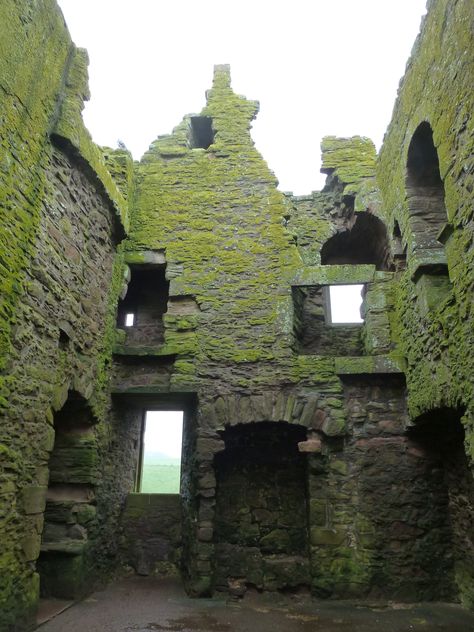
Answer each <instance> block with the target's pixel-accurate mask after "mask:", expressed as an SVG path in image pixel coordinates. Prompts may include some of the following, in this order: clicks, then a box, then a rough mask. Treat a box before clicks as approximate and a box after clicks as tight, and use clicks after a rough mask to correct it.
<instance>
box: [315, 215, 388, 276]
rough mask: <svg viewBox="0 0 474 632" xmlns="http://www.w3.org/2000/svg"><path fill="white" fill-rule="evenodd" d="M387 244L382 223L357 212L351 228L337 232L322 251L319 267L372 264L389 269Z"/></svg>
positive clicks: (376, 218)
mask: <svg viewBox="0 0 474 632" xmlns="http://www.w3.org/2000/svg"><path fill="white" fill-rule="evenodd" d="M389 260H390V245H389V241H388V237H387V229H386V227H385V224H384V223H383V222H382V220H380V219H379V218H378V217H376V216H375V215H372V214H371V213H368V212H360V213H357V214H356V216H355V221H354V222H353V224H352V226H351V227H350V228H347V229H346V230H343V231H341V232H338V233H336V235H334V236H333V237H331V238H330V239H328V240H327V241H326V243H325V244H324V245H323V247H322V248H321V264H322V265H334V264H351V265H362V264H373V265H375V266H376V268H377V270H387V269H389V268H390V264H389Z"/></svg>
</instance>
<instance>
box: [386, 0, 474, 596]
mask: <svg viewBox="0 0 474 632" xmlns="http://www.w3.org/2000/svg"><path fill="white" fill-rule="evenodd" d="M428 5H429V7H428V9H429V10H428V14H427V16H426V18H425V20H424V24H423V28H422V31H421V33H420V35H419V37H418V39H417V41H416V43H415V45H414V48H413V53H412V56H411V58H410V60H409V62H408V64H407V70H406V75H405V77H404V78H403V80H402V82H401V84H400V89H399V95H398V98H397V101H396V104H395V108H394V113H393V118H392V121H391V123H390V125H389V128H388V131H387V133H386V136H385V139H384V143H383V147H382V149H381V152H380V158H379V162H378V167H377V178H378V183H379V186H380V190H381V195H382V200H383V213H384V216H385V217H386V219H387V223H388V225H389V226H390V229H391V230H392V229H394V227H395V222H398V225H399V227H400V231H401V240H402V242H403V243H402V247H403V248H405V250H406V266H407V268H406V271H405V272H403V273H401V274H400V278H399V282H398V283H397V292H396V312H395V313H396V316H395V322H396V324H397V325H396V338H397V340H398V341H399V345H400V350H401V351H402V353H403V354H404V356H405V357H406V360H407V369H406V375H407V385H408V405H409V411H410V415H411V419H416V418H418V417H419V416H420V415H425V416H426V415H428V416H429V419H430V421H429V422H428V425H427V432H428V433H429V432H430V426H429V424H430V423H431V424H432V425H433V424H434V422H435V420H436V416H437V412H436V411H438V410H440V409H441V410H443V409H445V408H451V409H454V410H457V411H458V415H463V414H464V417H463V419H462V422H463V425H464V428H465V432H466V438H465V446H466V451H467V454H468V456H469V458H470V459H472V457H473V455H474V447H473V446H474V427H473V424H474V381H473V378H472V376H473V370H474V367H473V360H472V358H473V356H472V349H473V344H474V330H473V326H472V318H473V305H474V303H473V284H472V279H473V273H474V248H473V205H472V190H473V186H474V159H473V147H474V125H473V122H472V111H473V105H474V95H473V91H472V86H473V81H474V54H473V48H472V23H473V19H474V7H473V4H472V2H469V1H468V0H454V1H452V2H450V1H447V0H436V1H432V2H429V3H428ZM426 124H429V126H430V128H431V130H432V139H433V144H434V147H435V150H436V153H437V157H438V160H439V176H440V179H438V188H439V189H440V190H442V193H443V194H444V206H445V209H443V211H442V213H439V214H438V217H439V216H444V217H443V219H438V220H437V223H436V231H437V240H436V241H435V242H434V243H433V241H431V242H429V241H428V239H427V236H428V233H429V229H428V227H427V225H426V224H425V225H424V228H423V229H422V230H421V231H420V230H417V226H418V227H419V226H420V221H424V217H426V213H427V212H429V210H430V209H431V213H434V212H435V206H436V204H438V202H435V197H434V196H433V194H432V192H430V190H429V186H428V187H427V186H421V185H422V184H423V181H422V179H420V180H419V183H418V186H417V187H415V188H413V181H412V180H410V177H412V171H413V169H416V166H417V164H416V161H417V160H422V159H423V157H422V156H421V155H418V156H415V155H414V153H413V147H414V145H413V144H412V143H413V142H414V140H413V139H414V137H415V132H416V131H417V129H418V130H420V129H425V130H426V129H428V128H427V125H426ZM420 125H423V126H424V127H422V128H420ZM418 133H420V132H418ZM410 147H411V148H412V149H411V150H410ZM411 152H412V153H411ZM410 156H412V158H410ZM420 178H422V176H420ZM440 181H442V185H441V184H440ZM420 183H421V184H420ZM428 184H429V183H428ZM440 197H442V196H440ZM426 203H428V207H426V205H425V206H423V205H424V204H426ZM422 226H423V225H422ZM394 242H395V239H394ZM470 494H472V492H470ZM470 497H471V498H472V495H471V496H470ZM469 523H471V524H472V516H471V515H470V514H469V511H467V513H466V515H465V523H464V524H469ZM472 541H473V534H472V529H470V528H469V529H468V530H467V533H466V532H465V531H464V533H463V535H462V536H461V534H459V538H458V542H459V549H458V551H457V581H458V583H459V585H460V586H461V590H462V593H463V598H464V599H465V601H466V602H468V603H472V599H473V593H472V588H471V587H470V586H472V560H473V554H474V548H473V544H472Z"/></svg>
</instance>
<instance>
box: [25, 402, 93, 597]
mask: <svg viewBox="0 0 474 632" xmlns="http://www.w3.org/2000/svg"><path fill="white" fill-rule="evenodd" d="M93 423H94V418H93V416H92V414H91V411H90V408H89V407H88V405H87V402H86V400H84V398H82V396H81V395H79V394H78V393H76V392H75V391H70V392H69V397H68V399H67V401H66V403H65V404H64V406H63V408H62V409H61V410H60V411H59V412H57V413H56V414H55V416H54V429H55V441H54V447H53V451H52V453H51V456H50V459H49V485H48V491H47V495H46V508H45V513H44V526H43V533H42V541H41V552H40V556H39V558H38V562H37V569H38V572H39V575H40V594H41V596H42V597H55V598H63V599H76V598H78V597H80V596H82V595H83V593H84V591H85V590H86V585H87V563H86V553H87V547H88V535H89V531H90V529H91V528H94V525H95V516H96V507H95V487H96V485H97V483H98V480H99V455H98V451H97V442H96V436H95V432H94V426H93Z"/></svg>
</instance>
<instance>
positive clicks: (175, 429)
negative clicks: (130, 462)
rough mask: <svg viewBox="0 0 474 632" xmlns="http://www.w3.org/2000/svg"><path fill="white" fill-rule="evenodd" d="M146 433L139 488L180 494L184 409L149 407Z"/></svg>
mask: <svg viewBox="0 0 474 632" xmlns="http://www.w3.org/2000/svg"><path fill="white" fill-rule="evenodd" d="M142 437H143V438H142V446H141V455H140V464H139V471H138V482H137V483H138V484H137V488H138V491H140V492H142V493H146V494H179V490H180V479H181V449H182V441H183V411H182V410H148V411H146V413H145V418H144V425H143V435H142Z"/></svg>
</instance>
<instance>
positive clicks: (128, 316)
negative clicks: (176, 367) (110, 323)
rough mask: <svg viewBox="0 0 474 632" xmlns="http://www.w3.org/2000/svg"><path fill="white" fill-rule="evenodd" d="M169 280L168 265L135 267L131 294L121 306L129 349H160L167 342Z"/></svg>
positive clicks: (120, 324)
mask: <svg viewBox="0 0 474 632" xmlns="http://www.w3.org/2000/svg"><path fill="white" fill-rule="evenodd" d="M168 298H169V281H168V280H167V279H166V274H165V266H157V265H150V266H148V265H136V266H131V279H130V282H129V284H128V290H127V294H126V296H125V298H124V299H122V301H120V303H119V307H118V320H117V322H118V323H119V327H125V328H126V330H127V335H126V340H125V344H126V345H128V346H141V345H146V346H148V347H152V346H160V345H162V344H163V342H164V333H165V325H164V320H163V315H164V314H165V313H166V310H167V308H168Z"/></svg>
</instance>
